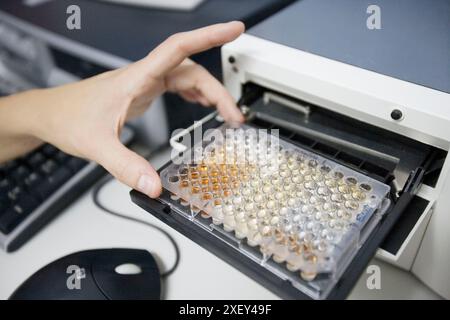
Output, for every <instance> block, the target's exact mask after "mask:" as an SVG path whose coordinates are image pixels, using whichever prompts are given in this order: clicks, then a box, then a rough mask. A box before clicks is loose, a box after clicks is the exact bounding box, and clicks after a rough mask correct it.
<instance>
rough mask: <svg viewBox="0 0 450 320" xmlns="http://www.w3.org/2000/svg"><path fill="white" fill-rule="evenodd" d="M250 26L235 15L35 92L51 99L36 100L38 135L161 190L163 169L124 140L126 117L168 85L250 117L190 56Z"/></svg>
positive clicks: (237, 116)
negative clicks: (122, 63) (116, 65)
mask: <svg viewBox="0 0 450 320" xmlns="http://www.w3.org/2000/svg"><path fill="white" fill-rule="evenodd" d="M243 31H244V25H243V24H242V23H241V22H230V23H226V24H217V25H212V26H209V27H205V28H201V29H197V30H194V31H190V32H184V33H179V34H175V35H173V36H171V37H170V38H168V39H167V40H166V41H165V42H163V43H162V44H161V45H159V46H158V47H157V48H156V49H154V50H153V51H152V52H150V54H148V56H146V57H145V58H143V59H142V60H139V61H137V62H136V63H133V64H130V65H128V66H126V67H123V68H121V69H117V70H114V71H110V72H106V73H103V74H100V75H98V76H95V77H93V78H90V79H87V80H84V81H80V82H77V83H73V84H69V85H65V86H61V87H57V88H53V89H48V90H42V91H40V92H38V93H35V94H41V95H44V96H45V99H42V97H39V98H38V97H36V99H35V100H36V101H39V105H40V106H39V108H34V112H35V113H34V114H35V116H34V118H33V119H32V121H33V123H34V124H33V125H32V134H33V135H34V136H35V137H37V138H38V139H40V140H43V141H46V142H50V143H52V144H54V145H55V146H57V147H58V148H60V149H62V150H63V151H65V152H67V153H70V154H72V155H75V156H79V157H83V158H87V159H90V160H93V161H96V162H97V163H99V164H100V165H102V166H103V167H104V168H105V169H106V170H108V171H109V172H110V173H111V174H112V175H113V176H114V177H116V178H117V179H118V180H120V181H121V182H123V183H125V184H126V185H128V186H130V187H132V188H135V189H137V190H139V191H141V192H142V193H145V194H147V195H148V196H150V197H157V196H158V195H159V194H160V193H161V181H160V179H159V176H158V174H157V172H156V171H155V170H154V169H153V168H152V166H151V165H150V164H149V163H148V161H147V160H145V159H144V158H142V157H141V156H139V155H138V154H136V153H134V152H133V151H131V150H129V149H127V148H126V147H125V146H123V145H122V144H121V142H120V140H119V136H120V131H121V129H122V127H123V125H124V124H125V121H126V120H127V119H129V118H131V117H134V116H137V115H140V114H142V113H143V112H144V111H145V110H146V109H147V108H148V106H149V105H150V103H151V101H152V100H153V99H155V98H156V97H157V96H159V95H161V94H162V93H163V92H165V91H170V92H176V93H178V94H180V95H181V96H182V97H184V98H185V99H186V100H188V101H191V102H198V103H200V104H202V105H204V106H211V105H215V106H216V107H217V109H218V111H219V113H220V114H221V115H222V116H223V118H224V119H225V120H229V121H238V122H239V121H243V116H242V114H241V113H240V111H239V109H238V108H237V106H236V104H235V102H234V100H233V98H232V97H231V96H230V94H229V93H228V92H227V91H226V89H225V88H224V87H223V86H222V84H221V83H220V82H219V81H218V80H216V79H215V78H214V77H213V76H212V75H210V74H209V73H208V72H207V71H206V70H205V69H204V68H203V67H201V66H199V65H197V64H195V63H194V62H192V61H191V60H189V59H188V58H187V57H189V56H190V55H192V54H194V53H197V52H201V51H204V50H207V49H210V48H212V47H216V46H220V45H222V44H224V43H227V42H229V41H232V40H234V39H235V38H237V37H238V36H239V35H240V34H241V33H242V32H243ZM30 99H31V98H30ZM42 101H45V102H42ZM41 107H42V108H41Z"/></svg>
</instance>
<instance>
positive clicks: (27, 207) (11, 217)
mask: <svg viewBox="0 0 450 320" xmlns="http://www.w3.org/2000/svg"><path fill="white" fill-rule="evenodd" d="M38 205H39V203H38V202H37V201H36V200H35V199H34V198H32V197H30V196H26V197H23V198H21V199H20V204H16V205H13V206H11V207H10V208H9V209H7V210H6V212H4V213H3V214H1V215H0V231H1V232H3V233H4V234H8V233H10V232H11V231H12V230H13V229H14V228H15V227H16V226H17V225H18V224H19V223H20V222H21V221H23V220H24V219H25V218H26V217H27V216H28V215H29V214H30V213H31V212H33V210H34V209H36V208H37V206H38Z"/></svg>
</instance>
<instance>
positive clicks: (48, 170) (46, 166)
mask: <svg viewBox="0 0 450 320" xmlns="http://www.w3.org/2000/svg"><path fill="white" fill-rule="evenodd" d="M57 167H58V164H57V163H56V162H55V161H53V160H51V159H50V160H47V161H45V162H44V163H43V164H42V165H41V171H42V172H43V173H44V174H47V175H50V174H52V173H53V172H54V171H55V170H56V168H57Z"/></svg>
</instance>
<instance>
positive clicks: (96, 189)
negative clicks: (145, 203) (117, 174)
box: [92, 174, 180, 278]
mask: <svg viewBox="0 0 450 320" xmlns="http://www.w3.org/2000/svg"><path fill="white" fill-rule="evenodd" d="M112 180H113V177H112V176H111V175H110V174H108V175H107V176H106V177H104V178H103V179H102V180H100V181H99V182H98V183H97V184H96V185H95V186H94V188H93V190H92V200H93V201H94V204H95V205H96V206H97V207H98V208H100V209H101V210H103V211H105V212H107V213H109V214H111V215H113V216H116V217H119V218H122V219H126V220H129V221H133V222H137V223H141V224H144V225H146V226H148V227H150V228H152V229H155V230H157V231H159V232H161V233H162V234H163V235H165V236H166V237H167V239H169V241H170V242H171V243H172V245H173V248H174V250H175V263H174V264H173V266H172V268H170V269H169V270H167V271H166V272H164V273H162V274H161V278H167V277H168V276H170V275H171V274H172V273H173V272H174V271H175V270H176V269H177V267H178V265H179V263H180V248H179V247H178V244H177V242H176V241H175V239H174V238H173V237H172V236H171V235H170V234H169V233H168V232H167V231H166V230H164V229H162V228H160V227H159V226H157V225H154V224H152V223H150V222H147V221H144V220H140V219H137V218H133V217H130V216H127V215H124V214H122V213H120V212H116V211H113V210H111V209H109V208H107V207H105V206H104V205H103V204H102V203H101V201H100V199H99V198H100V197H99V195H100V191H101V189H102V188H103V187H104V186H105V185H106V184H107V183H108V182H110V181H112Z"/></svg>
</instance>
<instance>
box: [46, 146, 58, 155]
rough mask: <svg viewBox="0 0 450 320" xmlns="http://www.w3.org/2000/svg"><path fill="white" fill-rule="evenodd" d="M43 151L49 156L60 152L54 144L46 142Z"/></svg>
mask: <svg viewBox="0 0 450 320" xmlns="http://www.w3.org/2000/svg"><path fill="white" fill-rule="evenodd" d="M42 152H43V153H44V154H45V155H46V156H48V157H52V156H53V155H54V154H55V153H56V152H58V149H56V148H55V147H54V146H52V145H51V144H46V145H45V146H44V147H43V148H42Z"/></svg>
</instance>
